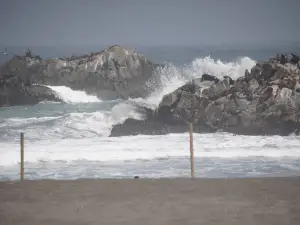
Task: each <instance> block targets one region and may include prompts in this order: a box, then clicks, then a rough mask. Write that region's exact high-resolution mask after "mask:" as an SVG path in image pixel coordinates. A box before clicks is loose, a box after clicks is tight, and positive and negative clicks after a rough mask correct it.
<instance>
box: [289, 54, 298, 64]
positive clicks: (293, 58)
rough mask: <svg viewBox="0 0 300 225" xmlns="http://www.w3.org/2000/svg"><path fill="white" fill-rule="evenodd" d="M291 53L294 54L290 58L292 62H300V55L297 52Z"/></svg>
mask: <svg viewBox="0 0 300 225" xmlns="http://www.w3.org/2000/svg"><path fill="white" fill-rule="evenodd" d="M291 55H292V58H291V59H290V63H293V64H298V62H299V56H298V55H296V54H293V53H291Z"/></svg>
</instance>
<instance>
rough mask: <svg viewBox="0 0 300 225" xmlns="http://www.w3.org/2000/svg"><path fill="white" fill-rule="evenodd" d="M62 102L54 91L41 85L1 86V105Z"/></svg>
mask: <svg viewBox="0 0 300 225" xmlns="http://www.w3.org/2000/svg"><path fill="white" fill-rule="evenodd" d="M46 100H47V101H56V102H61V99H59V98H58V97H57V95H56V93H55V92H54V91H52V90H51V89H50V88H48V87H45V86H40V85H31V86H2V87H0V107H3V106H18V105H34V104H37V103H39V102H42V101H46Z"/></svg>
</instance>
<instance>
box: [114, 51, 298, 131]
mask: <svg viewBox="0 0 300 225" xmlns="http://www.w3.org/2000/svg"><path fill="white" fill-rule="evenodd" d="M283 58H284V63H283V61H282V60H283ZM286 59H287V57H286V56H284V55H283V57H281V62H278V61H277V60H274V59H271V60H269V61H266V62H258V63H257V64H256V65H255V66H254V67H253V68H252V69H251V72H249V71H248V70H246V71H245V76H244V77H240V78H238V80H237V81H236V82H234V81H233V82H231V80H230V79H229V78H228V77H226V78H225V77H224V78H225V79H224V80H222V81H220V80H218V82H215V81H216V78H215V77H214V76H211V75H207V74H204V75H203V76H202V78H201V79H199V78H197V79H195V80H193V82H189V83H187V84H186V85H184V86H182V87H181V88H178V89H177V90H175V91H173V92H172V93H169V94H167V95H165V96H164V97H163V99H162V101H161V102H160V104H159V106H158V108H157V110H156V112H155V113H153V114H152V115H153V116H152V117H151V119H145V120H144V121H138V120H132V119H128V120H126V121H125V123H124V124H119V125H116V126H114V128H113V130H112V134H111V135H112V136H118V135H136V134H166V133H178V132H187V121H189V118H191V116H192V115H194V129H195V132H215V131H218V130H219V131H220V130H222V131H226V132H232V133H236V134H245V135H289V134H291V133H293V132H296V131H299V130H300V94H299V92H300V91H299V90H300V71H299V69H298V68H297V66H294V65H293V64H290V63H287V62H286ZM205 82H206V83H205ZM207 82H208V83H207ZM191 83H192V84H194V85H195V86H194V87H192V86H191V85H190V84H191ZM191 90H192V91H191ZM192 99H194V102H195V105H194V106H193V105H192Z"/></svg>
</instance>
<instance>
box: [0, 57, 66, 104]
mask: <svg viewBox="0 0 300 225" xmlns="http://www.w3.org/2000/svg"><path fill="white" fill-rule="evenodd" d="M29 57H31V58H34V59H36V60H40V57H38V56H33V55H31V52H30V51H28V52H27V53H26V59H27V58H29ZM23 59H24V58H22V57H20V56H15V57H13V58H12V59H11V60H10V61H9V62H8V63H6V64H5V65H3V66H2V67H0V107H3V106H15V105H31V104H37V103H39V102H41V101H45V100H48V101H61V100H60V99H59V98H58V97H57V96H56V94H55V92H54V91H52V90H51V89H50V88H48V87H45V86H42V85H32V84H31V83H30V80H29V76H28V70H27V68H28V67H27V64H26V61H24V60H23Z"/></svg>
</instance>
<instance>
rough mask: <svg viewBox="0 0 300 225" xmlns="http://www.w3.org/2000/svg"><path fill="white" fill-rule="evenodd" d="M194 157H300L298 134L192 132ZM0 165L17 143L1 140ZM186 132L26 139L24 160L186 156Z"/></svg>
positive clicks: (12, 157)
mask: <svg viewBox="0 0 300 225" xmlns="http://www.w3.org/2000/svg"><path fill="white" fill-rule="evenodd" d="M194 139H195V143H194V148H195V157H196V158H212V157H213V158H227V159H236V158H239V157H242V158H247V157H271V158H281V157H296V158H299V159H300V138H299V137H280V136H270V137H261V136H234V135H232V134H226V133H218V134H195V138H194ZM3 147H4V148H3V149H2V150H1V152H0V154H1V157H0V166H8V165H13V164H16V163H18V162H19V145H18V144H17V143H16V144H12V143H4V146H3ZM188 156H189V141H188V134H187V133H184V134H169V135H164V136H143V135H140V136H128V137H119V138H107V137H106V138H105V137H103V138H85V139H61V140H42V141H35V142H28V143H26V157H25V161H26V162H31V163H36V162H39V161H66V162H72V161H76V160H89V161H99V162H107V161H124V160H141V159H144V160H151V159H155V158H166V159H168V158H171V157H188Z"/></svg>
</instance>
